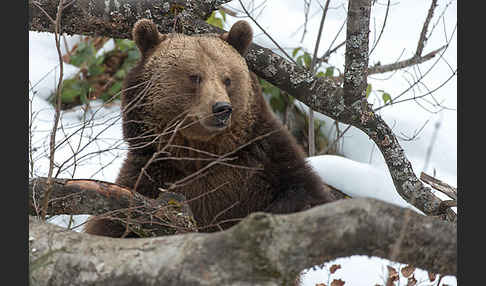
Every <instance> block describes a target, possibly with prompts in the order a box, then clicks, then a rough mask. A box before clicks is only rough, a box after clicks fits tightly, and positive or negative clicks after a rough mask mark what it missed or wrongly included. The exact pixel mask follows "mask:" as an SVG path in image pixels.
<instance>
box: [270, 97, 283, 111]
mask: <svg viewBox="0 0 486 286" xmlns="http://www.w3.org/2000/svg"><path fill="white" fill-rule="evenodd" d="M270 106H271V107H272V109H273V110H274V111H278V112H280V113H283V112H284V110H285V102H284V100H283V99H282V97H281V96H272V97H271V98H270Z"/></svg>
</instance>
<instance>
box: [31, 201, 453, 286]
mask: <svg viewBox="0 0 486 286" xmlns="http://www.w3.org/2000/svg"><path fill="white" fill-rule="evenodd" d="M456 234H457V233H456V227H455V225H453V224H450V223H447V222H444V221H440V220H437V219H434V218H431V217H427V216H421V215H418V214H416V213H414V212H413V211H410V210H406V209H403V208H399V207H396V206H393V205H390V204H387V203H384V202H380V201H377V200H371V199H346V200H341V201H337V202H334V203H330V204H326V205H323V206H319V207H315V208H313V209H310V210H307V211H304V212H300V213H296V214H290V215H270V214H265V213H254V214H252V215H250V216H249V217H248V218H246V219H245V220H243V221H242V222H241V223H239V224H238V225H236V226H235V227H233V228H230V229H228V230H226V231H223V232H218V233H212V234H202V233H189V234H182V235H173V236H165V237H158V238H143V239H113V238H106V237H97V236H93V235H88V234H84V233H76V232H72V231H67V230H65V229H62V228H60V227H57V226H54V225H51V224H48V223H45V222H43V221H41V220H40V219H38V218H35V217H30V218H29V261H30V263H29V266H30V278H31V281H32V285H73V286H75V285H117V286H123V285H288V284H291V283H293V281H294V279H295V277H296V276H297V274H298V273H299V271H301V270H303V269H305V268H309V267H311V266H313V265H316V264H320V263H323V262H326V261H329V260H332V259H335V258H338V257H347V256H351V255H356V254H358V255H368V256H377V257H382V258H388V259H390V258H393V259H392V260H394V261H397V262H401V263H407V264H412V265H414V266H416V267H419V268H422V269H426V270H429V271H431V272H435V273H441V274H450V275H456V273H457V266H456V262H457V251H456V248H457V241H456Z"/></svg>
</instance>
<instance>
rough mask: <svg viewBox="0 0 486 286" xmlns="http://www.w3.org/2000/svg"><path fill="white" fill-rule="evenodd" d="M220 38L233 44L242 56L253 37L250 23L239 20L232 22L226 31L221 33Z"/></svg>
mask: <svg viewBox="0 0 486 286" xmlns="http://www.w3.org/2000/svg"><path fill="white" fill-rule="evenodd" d="M221 39H223V40H225V41H226V42H228V43H229V44H230V45H232V46H233V48H235V49H236V50H237V51H238V52H239V53H240V54H241V55H242V56H244V55H245V54H246V52H247V51H248V47H249V46H250V44H251V41H252V39H253V30H252V29H251V26H250V24H248V23H247V22H246V21H243V20H240V21H238V22H236V23H234V24H233V26H232V27H231V29H230V31H229V32H228V33H224V34H223V35H221Z"/></svg>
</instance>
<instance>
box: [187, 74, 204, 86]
mask: <svg viewBox="0 0 486 286" xmlns="http://www.w3.org/2000/svg"><path fill="white" fill-rule="evenodd" d="M189 79H190V80H191V81H192V82H193V83H196V84H200V83H201V81H202V78H201V76H200V75H198V74H193V75H190V76H189Z"/></svg>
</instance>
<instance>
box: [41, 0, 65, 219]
mask: <svg viewBox="0 0 486 286" xmlns="http://www.w3.org/2000/svg"><path fill="white" fill-rule="evenodd" d="M62 10H63V0H60V1H59V5H58V6H57V15H56V22H55V23H56V27H55V30H54V38H55V40H56V49H57V54H58V57H59V82H58V85H57V92H56V112H55V114H54V125H53V127H52V131H51V138H50V142H49V149H50V152H49V172H48V175H47V178H48V180H47V186H48V188H47V192H46V196H45V197H44V199H43V202H42V215H41V217H42V219H44V220H45V219H46V212H47V207H48V202H49V195H50V193H51V192H52V188H51V187H52V173H53V171H54V151H55V145H56V132H57V127H58V125H59V118H60V115H61V103H62V101H61V92H62V78H63V67H64V65H63V60H62V53H61V46H60V36H59V33H60V30H61V16H62Z"/></svg>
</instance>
